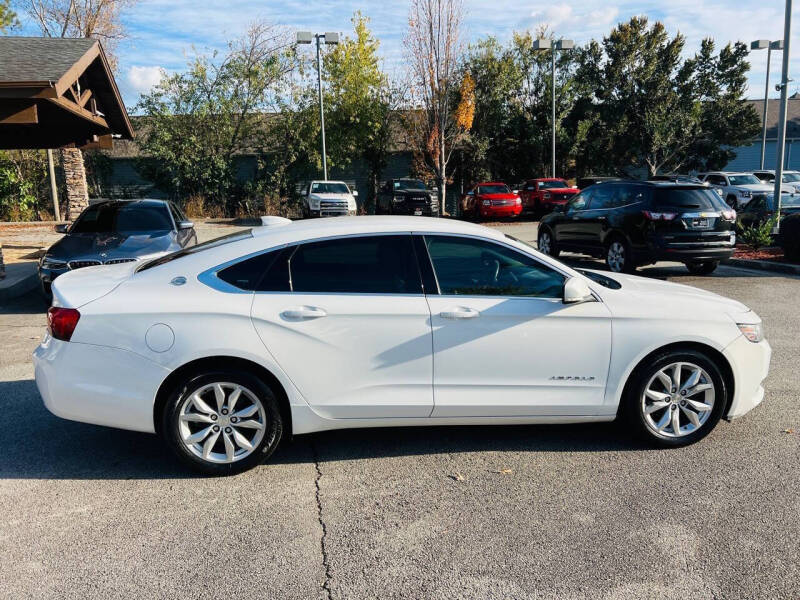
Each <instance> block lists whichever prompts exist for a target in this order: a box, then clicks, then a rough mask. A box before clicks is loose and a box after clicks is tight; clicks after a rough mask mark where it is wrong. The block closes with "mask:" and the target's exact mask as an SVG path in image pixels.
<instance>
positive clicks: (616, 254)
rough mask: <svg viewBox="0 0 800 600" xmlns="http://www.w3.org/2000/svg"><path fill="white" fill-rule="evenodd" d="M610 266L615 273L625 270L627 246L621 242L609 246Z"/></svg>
mask: <svg viewBox="0 0 800 600" xmlns="http://www.w3.org/2000/svg"><path fill="white" fill-rule="evenodd" d="M608 266H609V268H610V269H611V270H612V271H614V272H615V273H622V271H623V270H624V269H625V246H623V245H622V243H621V242H611V244H610V245H609V246H608Z"/></svg>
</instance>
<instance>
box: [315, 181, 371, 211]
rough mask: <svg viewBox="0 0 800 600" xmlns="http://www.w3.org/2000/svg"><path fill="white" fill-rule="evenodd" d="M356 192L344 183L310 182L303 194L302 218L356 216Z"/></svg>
mask: <svg viewBox="0 0 800 600" xmlns="http://www.w3.org/2000/svg"><path fill="white" fill-rule="evenodd" d="M356 196H358V192H357V191H355V190H353V191H350V188H349V187H347V184H346V183H345V182H344V181H312V182H311V183H309V184H308V187H307V188H306V189H305V193H304V194H303V216H304V217H305V218H309V217H343V216H347V215H354V214H356V210H357V209H358V207H357V205H356Z"/></svg>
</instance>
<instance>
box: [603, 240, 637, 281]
mask: <svg viewBox="0 0 800 600" xmlns="http://www.w3.org/2000/svg"><path fill="white" fill-rule="evenodd" d="M606 265H607V266H608V269H609V270H610V271H612V272H614V273H633V272H634V271H635V270H636V265H635V264H634V262H633V256H631V251H630V246H629V245H628V242H626V241H625V240H624V239H622V238H621V237H615V238H613V239H612V240H611V241H610V242H609V243H608V244H607V245H606Z"/></svg>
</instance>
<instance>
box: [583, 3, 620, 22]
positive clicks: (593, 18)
mask: <svg viewBox="0 0 800 600" xmlns="http://www.w3.org/2000/svg"><path fill="white" fill-rule="evenodd" d="M618 15H619V9H618V8H617V7H616V6H607V7H604V8H598V9H597V10H593V11H591V12H590V13H589V14H587V15H586V19H587V20H588V21H590V22H591V23H593V24H594V25H611V24H613V23H614V22H615V21H616V19H617V16H618Z"/></svg>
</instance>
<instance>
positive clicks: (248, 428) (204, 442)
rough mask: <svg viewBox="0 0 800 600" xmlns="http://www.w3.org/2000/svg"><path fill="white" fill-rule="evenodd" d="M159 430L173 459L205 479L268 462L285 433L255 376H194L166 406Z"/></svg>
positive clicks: (274, 404)
mask: <svg viewBox="0 0 800 600" xmlns="http://www.w3.org/2000/svg"><path fill="white" fill-rule="evenodd" d="M162 431H163V434H164V437H165V439H166V441H167V443H168V444H169V446H170V448H171V449H172V451H173V452H174V453H175V455H176V456H177V457H178V458H179V459H180V460H181V461H182V462H183V463H184V464H186V465H188V466H189V467H191V468H193V469H195V470H198V471H201V472H203V473H206V474H209V475H230V474H234V473H241V472H242V471H246V470H247V469H250V468H252V467H254V466H256V465H258V464H260V463H261V462H263V461H264V460H266V459H267V458H268V457H269V456H270V455H271V454H272V453H273V452H274V451H275V448H277V446H278V443H279V442H280V439H281V435H282V434H283V419H282V418H281V412H280V408H279V405H278V400H277V398H276V397H275V394H274V393H273V392H272V390H271V389H270V388H269V387H268V386H267V385H265V384H264V383H263V382H262V381H261V380H259V379H258V378H256V377H254V376H253V375H251V374H249V373H247V372H245V371H238V370H221V371H217V372H213V373H207V374H203V375H195V376H194V377H191V378H189V379H188V380H187V381H185V382H184V383H183V385H180V386H179V387H178V389H177V390H176V391H175V392H174V393H173V395H172V397H171V398H170V400H169V401H168V402H167V404H166V407H165V409H164V413H163V422H162Z"/></svg>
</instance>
